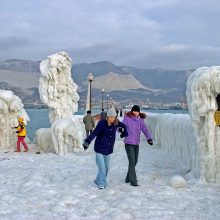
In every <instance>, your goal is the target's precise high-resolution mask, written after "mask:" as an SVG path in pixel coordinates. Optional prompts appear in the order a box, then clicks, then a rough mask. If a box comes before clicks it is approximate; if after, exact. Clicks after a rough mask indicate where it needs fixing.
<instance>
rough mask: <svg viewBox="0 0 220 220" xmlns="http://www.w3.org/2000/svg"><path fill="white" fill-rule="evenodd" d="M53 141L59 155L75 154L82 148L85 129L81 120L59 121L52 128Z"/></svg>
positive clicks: (68, 119) (75, 117) (67, 119)
mask: <svg viewBox="0 0 220 220" xmlns="http://www.w3.org/2000/svg"><path fill="white" fill-rule="evenodd" d="M51 133H52V140H53V144H54V148H55V152H56V153H57V154H58V155H64V154H67V153H72V152H75V151H76V150H77V149H79V148H80V147H81V146H82V142H83V128H82V122H81V121H80V118H79V117H77V116H73V117H72V119H70V118H66V119H58V120H56V121H55V122H53V124H52V126H51Z"/></svg>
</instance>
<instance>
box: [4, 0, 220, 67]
mask: <svg viewBox="0 0 220 220" xmlns="http://www.w3.org/2000/svg"><path fill="white" fill-rule="evenodd" d="M219 12H220V2H219V1H217V0H212V1H210V2H209V3H207V1H204V0H193V1H182V0H157V1H155V0H147V1H145V0H137V1H133V0H111V1H110V0H83V1H78V0H62V1H59V0H53V1H45V0H38V1H29V0H23V1H22V3H21V1H19V0H14V1H5V2H3V3H2V4H1V8H0V26H1V33H0V36H1V38H0V49H2V50H4V52H3V53H1V55H0V59H10V58H15V56H17V57H16V58H19V59H27V58H28V59H32V60H40V59H44V58H45V56H48V55H50V54H52V53H55V52H57V51H59V50H67V51H68V52H69V53H70V54H71V56H72V58H73V60H75V61H80V62H94V61H100V60H109V61H111V62H114V63H115V64H117V65H128V66H131V65H132V66H136V67H142V68H153V67H161V68H178V69H181V68H184V69H189V68H192V67H193V66H195V67H197V66H198V65H201V66H203V65H204V64H209V65H212V64H216V60H217V58H216V56H214V55H213V54H216V55H219V52H218V50H219V45H220V30H219V29H218V28H217V27H218V21H219V19H220V13H219ZM208 48H209V49H208ZM201 51H205V53H206V54H203V53H201ZM209 57H210V59H209ZM193 63H194V65H193Z"/></svg>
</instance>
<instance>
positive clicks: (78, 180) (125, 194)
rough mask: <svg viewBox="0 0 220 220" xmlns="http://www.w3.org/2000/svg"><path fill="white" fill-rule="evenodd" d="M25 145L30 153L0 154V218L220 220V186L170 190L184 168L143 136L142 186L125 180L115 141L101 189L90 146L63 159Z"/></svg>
mask: <svg viewBox="0 0 220 220" xmlns="http://www.w3.org/2000/svg"><path fill="white" fill-rule="evenodd" d="M29 147H30V151H29V152H28V153H23V152H21V153H14V152H8V153H4V152H3V151H1V153H0V169H1V175H0V184H1V187H0V197H1V200H0V219H1V220H5V219H10V220H14V219H16V220H30V219H33V220H48V219H53V220H64V219H65V220H72V219H109V220H110V219H120V220H121V219H132V220H134V219H158V220H159V219H174V220H185V219H193V220H194V219H196V220H204V219H206V220H209V219H210V220H213V219H216V220H217V219H220V210H219V201H220V186H219V185H216V184H207V183H205V182H200V181H197V182H194V183H190V182H188V181H187V180H186V181H187V184H186V186H183V187H181V188H178V189H176V188H174V187H173V186H170V185H169V184H170V180H171V178H172V177H173V176H177V175H178V176H182V177H183V178H185V177H184V174H185V168H184V167H182V166H180V163H179V161H176V160H174V159H173V158H174V156H173V155H170V154H168V153H167V152H166V151H165V148H161V147H158V146H156V145H154V146H152V147H150V146H149V145H148V144H147V142H146V140H145V139H144V138H142V141H141V145H140V154H139V162H138V164H137V167H136V171H137V177H138V183H139V185H140V186H139V187H133V186H130V185H129V184H127V183H125V182H124V180H125V176H126V173H127V166H128V160H127V156H126V152H125V149H124V144H123V142H122V140H121V139H120V138H118V139H117V141H116V143H115V148H114V153H113V154H112V158H111V165H110V171H109V175H108V187H107V188H105V189H103V190H99V189H98V188H97V186H96V185H95V184H94V183H93V181H94V178H95V176H96V174H97V166H96V163H95V154H94V152H93V146H92V145H91V146H90V148H89V150H88V151H86V152H85V151H84V150H80V151H78V152H76V153H70V154H67V155H64V156H57V155H56V154H52V153H49V154H47V153H43V154H35V152H37V151H38V149H36V147H35V146H34V145H29ZM171 156H172V157H171ZM179 182H180V181H176V182H175V183H176V184H177V183H178V184H179ZM178 186H179V185H178Z"/></svg>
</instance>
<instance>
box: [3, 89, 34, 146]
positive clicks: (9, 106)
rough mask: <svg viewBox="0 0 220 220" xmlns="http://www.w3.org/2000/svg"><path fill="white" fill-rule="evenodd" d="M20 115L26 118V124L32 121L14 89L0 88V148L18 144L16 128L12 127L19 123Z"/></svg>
mask: <svg viewBox="0 0 220 220" xmlns="http://www.w3.org/2000/svg"><path fill="white" fill-rule="evenodd" d="M19 117H23V118H24V122H25V124H27V121H30V119H29V117H28V115H27V113H26V111H25V110H24V105H23V103H22V101H21V99H20V98H19V97H18V96H16V95H14V93H13V92H12V91H9V90H0V124H1V126H0V149H9V148H11V147H15V146H16V145H15V144H16V140H17V135H16V134H15V133H14V132H15V131H16V130H15V129H12V127H15V126H17V125H18V118H19Z"/></svg>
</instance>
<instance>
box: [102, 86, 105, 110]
mask: <svg viewBox="0 0 220 220" xmlns="http://www.w3.org/2000/svg"><path fill="white" fill-rule="evenodd" d="M104 92H105V90H104V89H103V88H102V109H104V107H103V95H104Z"/></svg>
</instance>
